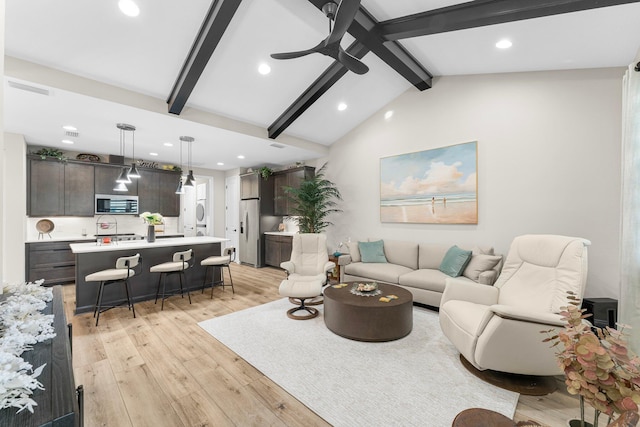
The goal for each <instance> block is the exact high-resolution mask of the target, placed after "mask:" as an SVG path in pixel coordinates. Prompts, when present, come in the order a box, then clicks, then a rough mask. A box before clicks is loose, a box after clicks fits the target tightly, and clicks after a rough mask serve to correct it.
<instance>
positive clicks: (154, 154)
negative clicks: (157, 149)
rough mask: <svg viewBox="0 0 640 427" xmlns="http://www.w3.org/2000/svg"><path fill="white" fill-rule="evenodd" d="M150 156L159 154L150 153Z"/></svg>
mask: <svg viewBox="0 0 640 427" xmlns="http://www.w3.org/2000/svg"><path fill="white" fill-rule="evenodd" d="M149 155H150V156H157V155H158V153H149Z"/></svg>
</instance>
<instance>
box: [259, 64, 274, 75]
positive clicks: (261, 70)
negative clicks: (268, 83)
mask: <svg viewBox="0 0 640 427" xmlns="http://www.w3.org/2000/svg"><path fill="white" fill-rule="evenodd" d="M258 72H259V73H260V74H262V75H263V76H266V75H267V74H269V73H270V72H271V67H270V66H269V64H265V63H262V64H260V65H259V66H258Z"/></svg>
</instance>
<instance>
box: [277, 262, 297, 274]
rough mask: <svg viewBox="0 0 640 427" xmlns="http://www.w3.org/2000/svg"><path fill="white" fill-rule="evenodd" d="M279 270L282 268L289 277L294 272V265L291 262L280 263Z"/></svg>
mask: <svg viewBox="0 0 640 427" xmlns="http://www.w3.org/2000/svg"><path fill="white" fill-rule="evenodd" d="M280 268H283V269H285V270H286V271H287V276H289V275H290V274H291V273H293V272H295V270H296V266H295V264H294V263H292V262H291V261H285V262H281V263H280Z"/></svg>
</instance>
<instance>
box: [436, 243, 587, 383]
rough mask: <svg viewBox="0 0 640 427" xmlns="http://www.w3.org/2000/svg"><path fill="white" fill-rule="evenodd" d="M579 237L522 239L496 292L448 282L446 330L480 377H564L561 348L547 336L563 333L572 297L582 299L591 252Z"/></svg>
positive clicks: (443, 314) (442, 311)
mask: <svg viewBox="0 0 640 427" xmlns="http://www.w3.org/2000/svg"><path fill="white" fill-rule="evenodd" d="M590 244H591V242H589V241H588V240H585V239H581V238H576V237H566V236H556V235H525V236H519V237H516V238H515V239H514V240H513V242H512V244H511V248H510V249H509V253H508V255H507V258H506V260H505V263H504V267H503V269H502V272H501V273H500V276H499V277H498V279H497V281H496V283H495V284H494V286H487V285H481V284H477V283H468V282H462V281H457V280H456V279H447V284H446V287H445V290H444V293H443V295H442V302H441V305H440V314H439V318H440V327H441V328H442V331H443V333H444V335H445V336H446V337H447V338H448V339H449V340H450V341H451V342H452V343H453V345H454V346H455V347H456V348H457V349H458V351H459V352H460V353H461V354H462V356H463V357H464V358H465V359H466V360H467V361H469V362H470V363H471V364H472V365H473V366H475V367H476V368H478V369H479V370H486V369H491V370H494V371H501V372H509V373H513V374H523V375H542V376H547V375H561V374H562V370H561V369H560V367H559V366H558V363H557V359H556V356H555V353H556V351H557V350H556V349H555V348H551V346H550V345H549V343H548V342H543V339H544V338H546V337H547V335H545V334H543V333H541V332H542V331H545V330H550V329H553V328H562V327H563V326H564V321H563V319H562V317H561V316H560V314H559V313H560V311H561V307H565V306H567V305H568V299H567V292H568V291H571V292H573V293H574V294H575V296H576V297H577V298H580V299H581V298H582V296H583V294H584V288H585V284H586V280H587V246H589V245H590Z"/></svg>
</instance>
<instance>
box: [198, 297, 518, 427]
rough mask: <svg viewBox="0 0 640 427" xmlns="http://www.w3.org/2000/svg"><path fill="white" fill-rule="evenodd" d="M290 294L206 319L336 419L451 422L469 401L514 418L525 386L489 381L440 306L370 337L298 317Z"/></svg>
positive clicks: (339, 422) (340, 422)
mask: <svg viewBox="0 0 640 427" xmlns="http://www.w3.org/2000/svg"><path fill="white" fill-rule="evenodd" d="M291 307H292V305H291V303H289V301H288V300H287V299H282V300H278V301H274V302H271V303H268V304H264V305H260V306H257V307H253V308H249V309H246V310H242V311H238V312H235V313H232V314H228V315H225V316H221V317H216V318H213V319H209V320H206V321H203V322H200V323H199V325H200V326H201V327H202V328H203V329H204V330H205V331H207V332H208V333H209V334H211V335H212V336H213V337H215V338H216V339H217V340H219V341H221V342H222V343H223V344H224V345H226V346H227V347H229V348H230V349H231V350H232V351H234V352H235V353H236V354H238V355H239V356H240V357H242V358H243V359H245V360H246V361H247V362H249V363H250V364H251V365H253V366H254V367H255V368H257V369H258V370H260V371H261V372H262V373H263V374H264V375H266V376H267V377H269V378H270V379H271V380H273V381H274V382H275V383H277V384H278V385H280V386H281V387H282V388H283V389H285V390H286V391H287V392H289V393H290V394H291V395H293V396H294V397H295V398H296V399H298V400H299V401H301V402H302V403H303V404H305V405H306V406H307V407H309V408H310V409H311V410H312V411H314V412H315V413H317V414H318V415H319V416H321V417H322V418H324V419H325V420H326V421H327V422H329V423H330V424H332V425H334V426H379V425H392V424H395V425H400V426H431V427H439V426H442V427H445V426H451V422H452V421H453V419H454V418H455V416H456V415H457V414H458V413H459V412H461V411H463V410H464V409H468V408H486V409H491V410H494V411H497V412H500V413H501V414H503V415H506V416H507V417H509V418H513V415H514V412H515V407H516V404H517V402H518V394H517V393H513V392H510V391H506V390H502V389H500V388H497V387H494V386H492V385H490V384H487V383H484V382H482V381H481V380H480V379H478V378H476V377H475V376H474V375H473V374H471V373H469V372H468V371H467V370H466V369H465V368H464V367H463V366H462V364H461V363H460V360H459V358H458V352H457V351H456V349H455V348H454V347H453V346H452V345H451V344H450V343H449V342H448V341H447V339H446V338H445V337H444V336H443V335H442V332H441V331H440V326H439V324H438V314H437V313H435V312H433V311H430V310H427V309H424V308H420V307H414V308H413V330H412V332H411V333H410V334H409V335H408V336H406V337H404V338H402V339H400V340H396V341H390V342H384V343H367V342H359V341H353V340H349V339H346V338H342V337H340V336H338V335H335V334H334V333H333V332H331V331H329V330H328V329H327V328H326V326H325V324H324V320H323V318H322V306H321V305H320V306H317V308H318V309H319V310H320V312H321V314H320V316H318V317H316V318H314V319H311V320H304V321H302V320H292V319H289V318H288V317H287V315H286V310H287V309H289V308H291Z"/></svg>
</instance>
